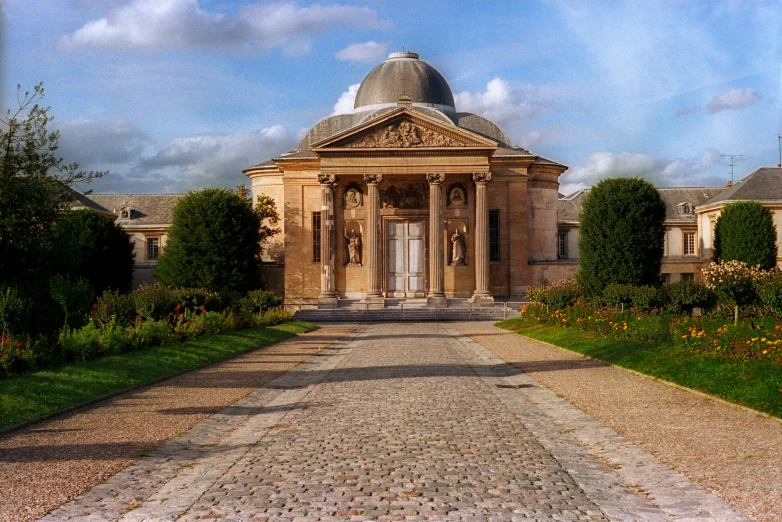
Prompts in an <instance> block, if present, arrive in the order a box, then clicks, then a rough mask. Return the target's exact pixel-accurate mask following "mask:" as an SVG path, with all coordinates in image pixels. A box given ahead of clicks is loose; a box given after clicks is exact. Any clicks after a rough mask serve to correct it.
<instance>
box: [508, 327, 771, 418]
mask: <svg viewBox="0 0 782 522" xmlns="http://www.w3.org/2000/svg"><path fill="white" fill-rule="evenodd" d="M497 326H498V327H500V328H504V329H506V330H513V331H516V332H517V333H519V334H521V335H525V336H527V337H531V338H532V339H537V340H540V341H545V342H547V343H551V344H554V345H556V346H559V347H561V348H565V349H568V350H571V351H574V352H578V353H580V354H583V355H588V356H589V357H592V358H594V359H599V360H601V361H605V362H608V363H611V364H615V365H617V366H621V367H623V368H629V369H631V370H635V371H637V372H641V373H644V374H646V375H651V376H653V377H657V378H659V379H664V380H666V381H670V382H674V383H676V384H679V385H681V386H686V387H687V388H692V389H694V390H699V391H702V392H705V393H708V394H710V395H714V396H716V397H720V398H721V399H725V400H727V401H730V402H734V403H736V404H741V405H743V406H748V407H750V408H752V409H755V410H758V411H762V412H765V413H768V414H770V415H773V416H775V417H782V367H780V365H779V364H775V363H773V362H770V361H745V360H742V359H730V358H718V357H711V356H707V355H703V354H699V353H697V352H690V351H686V350H682V349H678V348H674V347H672V346H670V345H667V344H659V343H639V342H631V341H621V340H616V339H610V338H605V337H601V336H599V335H598V334H595V333H592V332H585V331H583V330H579V329H578V328H565V327H561V326H549V325H541V324H535V323H530V322H526V321H524V320H523V319H508V320H506V321H502V322H499V323H497Z"/></svg>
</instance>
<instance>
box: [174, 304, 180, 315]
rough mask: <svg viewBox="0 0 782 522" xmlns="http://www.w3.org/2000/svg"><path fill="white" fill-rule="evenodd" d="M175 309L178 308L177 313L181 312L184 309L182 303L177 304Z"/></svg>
mask: <svg viewBox="0 0 782 522" xmlns="http://www.w3.org/2000/svg"><path fill="white" fill-rule="evenodd" d="M174 310H176V313H179V312H180V311H181V310H182V305H181V304H178V305H176V308H174Z"/></svg>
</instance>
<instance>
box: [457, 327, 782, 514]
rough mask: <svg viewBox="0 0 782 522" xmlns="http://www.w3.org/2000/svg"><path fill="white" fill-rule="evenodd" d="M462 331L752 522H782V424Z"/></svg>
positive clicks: (551, 350) (542, 347)
mask: <svg viewBox="0 0 782 522" xmlns="http://www.w3.org/2000/svg"><path fill="white" fill-rule="evenodd" d="M460 331H461V332H463V333H465V334H467V335H469V336H470V337H471V338H472V339H473V340H474V341H476V342H477V343H479V344H481V345H482V346H484V347H486V348H488V349H489V350H491V351H492V352H493V353H495V354H497V355H498V356H499V357H501V358H502V359H504V360H505V361H508V362H510V363H512V364H513V365H514V366H516V367H517V368H519V369H521V370H523V371H524V372H525V373H526V374H527V375H528V376H529V377H531V378H532V379H535V380H536V381H538V382H540V383H541V384H543V385H544V386H546V387H548V388H550V389H551V390H553V391H555V392H557V393H559V394H562V395H564V397H565V398H566V399H567V400H568V401H570V402H571V403H573V404H574V405H575V406H577V407H578V408H579V409H581V410H583V411H585V412H587V413H588V414H589V415H591V416H592V417H594V418H595V419H597V420H598V421H600V422H602V423H604V424H605V425H607V426H610V427H611V428H613V429H614V430H616V431H617V432H618V433H620V434H621V435H623V436H625V437H627V438H628V439H629V440H631V441H633V442H634V443H636V444H638V445H640V446H641V447H643V448H644V449H645V450H647V451H648V452H649V453H651V454H652V455H654V456H656V457H657V458H658V459H660V461H662V462H664V463H666V464H667V465H669V466H671V467H672V468H674V469H676V470H678V471H681V472H682V473H683V474H684V475H685V476H687V477H688V478H689V479H691V480H693V481H694V482H696V483H698V484H700V485H702V486H704V487H706V488H708V489H710V490H711V491H713V492H715V493H716V494H717V495H718V496H719V497H721V498H722V499H724V500H726V501H727V502H729V503H731V504H732V505H734V506H736V507H737V508H739V509H740V510H741V511H742V512H743V513H744V514H745V515H747V516H750V517H752V518H755V519H757V520H762V521H779V520H782V451H781V449H782V422H779V421H778V420H776V419H772V418H769V417H767V416H765V415H762V414H758V413H757V412H754V411H752V410H747V409H744V408H739V407H735V406H733V405H729V404H726V403H724V402H722V401H719V400H714V399H710V398H707V397H704V396H702V395H700V394H696V393H693V392H691V391H687V390H683V389H680V388H677V387H674V386H670V385H667V384H664V383H661V382H659V381H656V380H654V379H651V378H645V377H642V376H639V375H637V374H635V373H632V372H629V371H625V370H623V369H620V368H616V367H613V366H610V365H606V364H603V363H600V362H597V361H594V360H591V359H586V358H584V357H582V356H580V355H578V354H575V353H573V352H570V351H567V350H563V349H560V348H557V347H554V346H551V345H549V344H546V343H542V342H539V341H535V340H532V339H529V338H526V337H522V336H520V335H516V334H513V333H510V332H506V331H504V330H500V329H499V328H495V327H493V326H490V325H488V324H483V325H474V324H472V325H471V324H462V325H461V326H460Z"/></svg>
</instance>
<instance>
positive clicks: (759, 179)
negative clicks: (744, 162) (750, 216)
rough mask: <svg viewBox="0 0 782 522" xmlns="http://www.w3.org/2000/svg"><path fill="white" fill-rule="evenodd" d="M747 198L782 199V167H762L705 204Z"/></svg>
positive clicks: (762, 199) (756, 199)
mask: <svg viewBox="0 0 782 522" xmlns="http://www.w3.org/2000/svg"><path fill="white" fill-rule="evenodd" d="M747 200H755V201H782V168H776V167H763V168H760V169H758V170H756V171H755V172H753V173H752V174H750V175H749V176H747V177H746V178H744V179H742V180H741V181H739V182H738V183H736V184H735V185H733V186H732V187H730V188H729V189H727V190H725V191H723V192H722V193H720V194H717V195H715V196H714V197H712V198H711V199H709V200H708V201H704V202H703V205H704V206H705V205H713V204H715V203H723V202H724V203H727V202H730V201H747Z"/></svg>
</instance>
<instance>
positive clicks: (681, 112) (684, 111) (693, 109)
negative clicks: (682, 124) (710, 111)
mask: <svg viewBox="0 0 782 522" xmlns="http://www.w3.org/2000/svg"><path fill="white" fill-rule="evenodd" d="M696 112H698V107H696V106H694V105H692V106H690V107H682V108H681V109H679V110H677V111H676V116H686V115H688V114H694V113H696Z"/></svg>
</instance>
